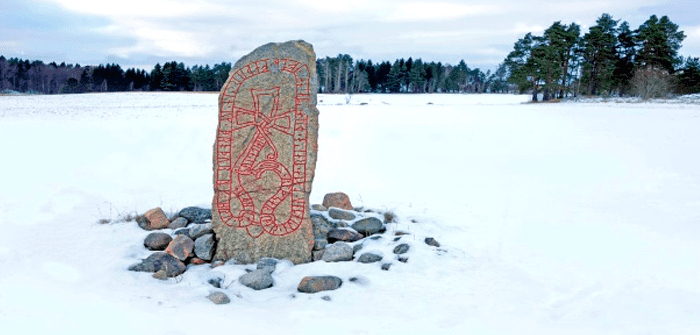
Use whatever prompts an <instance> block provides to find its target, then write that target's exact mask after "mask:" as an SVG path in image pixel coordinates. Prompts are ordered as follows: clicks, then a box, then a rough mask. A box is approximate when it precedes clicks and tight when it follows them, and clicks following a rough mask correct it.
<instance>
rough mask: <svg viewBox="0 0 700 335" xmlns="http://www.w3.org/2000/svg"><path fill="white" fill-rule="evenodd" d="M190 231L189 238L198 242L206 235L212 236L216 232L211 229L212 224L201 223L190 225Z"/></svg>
mask: <svg viewBox="0 0 700 335" xmlns="http://www.w3.org/2000/svg"><path fill="white" fill-rule="evenodd" d="M188 229H189V234H188V236H189V237H190V238H191V239H193V240H196V239H198V238H199V237H201V236H204V235H206V234H212V233H214V231H213V230H212V229H211V223H200V224H193V225H190V227H189V228H188Z"/></svg>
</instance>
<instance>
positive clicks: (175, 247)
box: [165, 235, 194, 261]
mask: <svg viewBox="0 0 700 335" xmlns="http://www.w3.org/2000/svg"><path fill="white" fill-rule="evenodd" d="M193 248H194V241H192V239H191V238H189V237H187V236H185V235H178V236H177V237H175V239H174V240H172V241H171V242H170V244H168V247H167V248H165V252H166V253H168V254H170V255H172V256H173V257H175V258H177V259H179V260H181V261H184V260H185V259H187V257H189V256H190V255H191V254H192V249H193Z"/></svg>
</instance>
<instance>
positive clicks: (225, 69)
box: [0, 55, 515, 94]
mask: <svg viewBox="0 0 700 335" xmlns="http://www.w3.org/2000/svg"><path fill="white" fill-rule="evenodd" d="M316 65H317V72H318V79H319V92H320V93H360V92H376V93H399V92H404V93H433V92H473V93H483V92H505V91H507V90H508V87H509V86H508V84H507V83H506V82H505V78H496V77H495V76H493V75H492V74H491V73H490V71H487V72H486V73H484V72H482V71H481V70H480V69H478V68H476V69H470V68H469V67H468V66H467V64H466V63H465V62H464V61H461V62H460V63H459V64H458V65H456V66H452V65H449V64H446V65H443V64H442V63H440V62H438V63H435V62H430V63H423V61H422V60H421V59H416V60H413V58H408V60H404V59H403V58H402V59H397V60H396V61H394V63H393V64H392V63H390V62H387V61H385V62H382V63H377V64H374V63H372V61H371V60H368V61H365V60H360V61H353V59H352V57H350V56H349V55H338V56H337V57H334V58H331V57H326V58H322V59H318V60H317V61H316ZM230 70H231V63H226V62H224V63H221V64H216V65H214V66H213V67H210V66H209V65H205V66H198V65H195V66H193V67H186V66H185V64H183V63H178V62H176V61H172V62H168V63H165V64H163V65H160V64H156V65H155V66H154V68H153V70H152V71H151V72H150V73H149V72H146V71H144V70H140V69H127V70H124V69H122V68H121V67H120V66H119V65H118V64H107V65H102V64H101V65H98V66H80V64H75V65H73V64H65V63H61V64H56V63H55V62H52V63H49V64H45V63H43V62H42V61H38V60H35V61H31V62H30V61H29V60H22V59H18V58H10V59H6V58H5V57H4V56H0V92H1V91H4V90H12V91H18V92H25V93H40V94H57V93H86V92H123V91H218V90H219V89H220V88H221V86H222V85H223V84H224V82H225V81H226V79H227V78H228V73H229V71H230ZM510 88H511V89H515V87H514V86H511V87H510Z"/></svg>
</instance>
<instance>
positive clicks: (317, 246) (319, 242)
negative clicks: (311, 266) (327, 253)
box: [313, 238, 328, 251]
mask: <svg viewBox="0 0 700 335" xmlns="http://www.w3.org/2000/svg"><path fill="white" fill-rule="evenodd" d="M327 245H328V240H326V239H325V238H317V239H315V240H314V249H313V250H314V251H318V250H323V249H325V248H326V246H327Z"/></svg>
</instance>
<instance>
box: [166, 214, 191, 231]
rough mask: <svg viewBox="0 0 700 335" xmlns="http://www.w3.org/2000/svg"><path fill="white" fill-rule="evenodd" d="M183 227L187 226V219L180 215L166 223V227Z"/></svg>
mask: <svg viewBox="0 0 700 335" xmlns="http://www.w3.org/2000/svg"><path fill="white" fill-rule="evenodd" d="M184 227H187V219H185V218H183V217H182V216H178V217H177V218H175V219H174V220H173V221H172V222H170V224H169V225H168V228H170V229H178V228H184Z"/></svg>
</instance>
